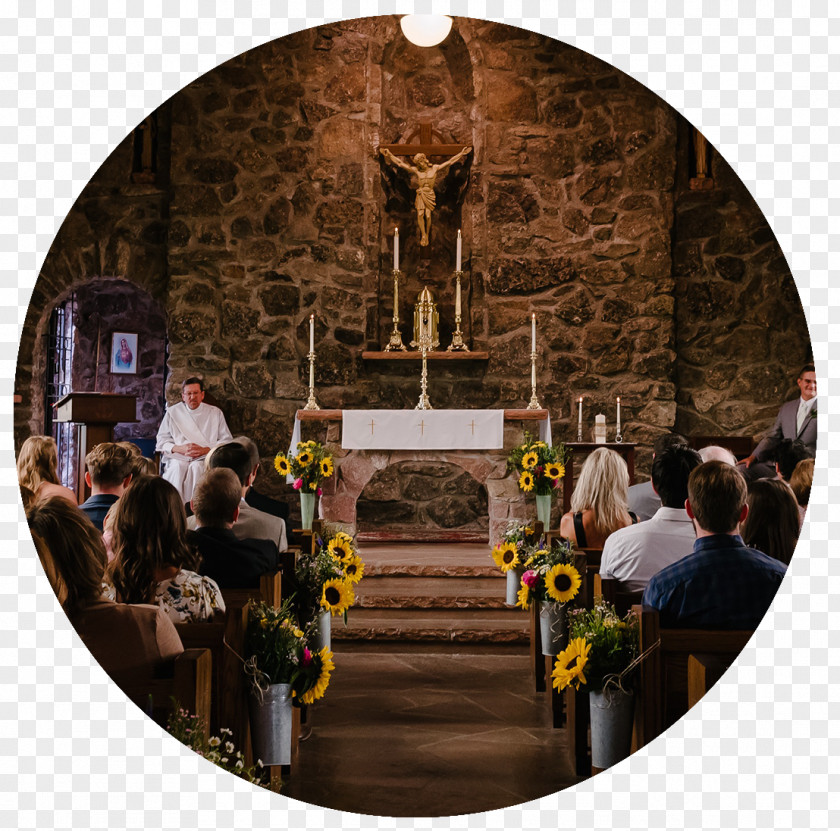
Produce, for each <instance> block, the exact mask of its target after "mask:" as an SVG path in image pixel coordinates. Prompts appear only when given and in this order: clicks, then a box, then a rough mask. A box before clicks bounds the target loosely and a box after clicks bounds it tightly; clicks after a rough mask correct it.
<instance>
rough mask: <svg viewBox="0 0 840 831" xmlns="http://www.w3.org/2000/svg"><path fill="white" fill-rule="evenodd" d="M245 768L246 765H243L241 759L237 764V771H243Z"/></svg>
mask: <svg viewBox="0 0 840 831" xmlns="http://www.w3.org/2000/svg"><path fill="white" fill-rule="evenodd" d="M243 767H245V765H244V764H243V762H242V759H240V760H239V761H238V762H237V763H236V769H237V770H242V768H243Z"/></svg>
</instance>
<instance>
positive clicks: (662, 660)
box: [633, 605, 753, 749]
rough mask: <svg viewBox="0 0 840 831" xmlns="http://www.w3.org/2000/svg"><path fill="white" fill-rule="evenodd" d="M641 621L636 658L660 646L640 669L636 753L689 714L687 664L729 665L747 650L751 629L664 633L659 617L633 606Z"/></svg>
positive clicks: (694, 630) (635, 730) (670, 630)
mask: <svg viewBox="0 0 840 831" xmlns="http://www.w3.org/2000/svg"><path fill="white" fill-rule="evenodd" d="M633 611H634V613H635V614H636V616H637V617H638V619H639V650H640V653H639V654H643V653H644V652H645V650H647V649H649V648H651V647H653V646H654V645H655V644H658V646H657V648H655V649H651V652H650V653H649V654H648V655H647V657H646V658H645V659H644V660H643V661H642V662H641V664H640V665H639V670H638V685H637V689H638V691H639V694H638V696H637V700H636V722H635V726H634V732H635V748H634V749H639V748H641V747H644V746H645V745H646V744H648V743H649V742H651V741H653V739H655V738H656V737H657V736H658V735H659V734H660V733H662V732H663V731H664V730H666V729H667V728H668V727H670V726H671V725H672V724H673V723H674V722H676V721H677V720H678V719H680V718H681V717H682V716H683V715H685V713H687V712H688V710H689V706H690V704H689V693H688V659H689V656H690V655H692V654H694V655H708V656H712V657H713V659H714V661H715V662H717V663H718V664H719V665H723V666H724V667H725V666H729V665H730V664H731V663H732V662H733V661H734V660H735V658H737V656H738V654H739V653H740V652H741V650H743V648H744V647H745V646H746V645H747V642H748V641H749V640H750V638H751V637H752V635H753V632H752V630H710V629H664V628H662V627H660V625H659V612H658V611H657V610H655V609H651V608H649V607H646V606H640V605H639V606H634V607H633Z"/></svg>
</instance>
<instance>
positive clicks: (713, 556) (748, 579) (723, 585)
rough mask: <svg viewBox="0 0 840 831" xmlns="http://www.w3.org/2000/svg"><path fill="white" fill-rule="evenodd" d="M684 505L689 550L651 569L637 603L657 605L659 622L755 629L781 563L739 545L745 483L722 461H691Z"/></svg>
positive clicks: (689, 626)
mask: <svg viewBox="0 0 840 831" xmlns="http://www.w3.org/2000/svg"><path fill="white" fill-rule="evenodd" d="M685 509H686V511H687V512H688V515H689V516H690V517H691V520H692V522H693V523H694V530H695V532H696V534H697V539H696V541H695V543H694V551H693V552H692V553H691V554H689V555H688V556H687V557H683V558H682V559H681V560H678V561H677V562H676V563H674V564H672V565H670V566H667V567H666V568H664V569H662V571H660V572H658V573H657V574H655V575H654V576H653V577H652V578H651V580H650V582H649V583H648V585H647V588H646V589H645V593H644V596H643V597H642V603H643V604H644V605H645V606H651V607H653V608H654V609H658V610H659V621H660V624H661V625H662V626H665V627H670V628H680V629H756V628H757V627H758V624H759V623H760V622H761V619H762V618H763V617H764V615H765V614H766V612H767V609H768V608H770V604H771V603H772V602H773V598H774V597H775V595H776V591H777V590H778V588H779V586H780V584H781V582H782V578H783V577H784V576H785V566H784V564H783V563H781V562H779V561H778V560H774V559H773V558H772V557H768V556H767V555H766V554H764V553H762V552H761V551H757V550H756V549H754V548H748V547H747V546H745V545H744V541H743V540H742V539H741V537H740V535H739V533H738V531H739V526H740V523H742V522H743V521H744V520H745V519H746V517H747V510H748V508H747V484H746V482H745V481H744V477H743V476H742V475H741V473H740V472H739V471H738V470H737V469H736V468H734V467H732V465H727V464H724V463H723V462H706V463H705V464H702V465H700V466H699V467H696V468H695V469H694V470H693V471H692V472H691V476H690V477H689V480H688V499H687V500H686V503H685Z"/></svg>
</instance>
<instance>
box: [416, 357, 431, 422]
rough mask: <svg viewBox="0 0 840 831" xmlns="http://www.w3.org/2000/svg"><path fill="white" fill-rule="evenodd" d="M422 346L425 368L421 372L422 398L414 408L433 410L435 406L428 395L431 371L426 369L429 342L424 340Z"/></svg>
mask: <svg viewBox="0 0 840 831" xmlns="http://www.w3.org/2000/svg"><path fill="white" fill-rule="evenodd" d="M420 348H421V351H422V353H423V370H422V372H421V373H420V400H419V401H418V402H417V406H416V407H415V408H414V409H415V410H433V409H434V407H433V406H432V402H431V401H429V396H428V395H426V390H427V388H428V380H429V373H428V372H427V370H426V349H427V348H428V345H427V343H426V342H425V341H423V343H421V344H420Z"/></svg>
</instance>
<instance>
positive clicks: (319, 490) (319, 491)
mask: <svg viewBox="0 0 840 831" xmlns="http://www.w3.org/2000/svg"><path fill="white" fill-rule="evenodd" d="M323 492H324V491H323V489H322V488H318V496H321V494H322V493H323Z"/></svg>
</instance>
